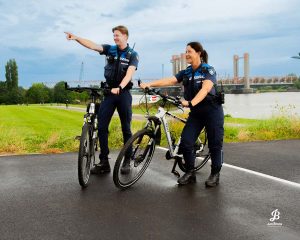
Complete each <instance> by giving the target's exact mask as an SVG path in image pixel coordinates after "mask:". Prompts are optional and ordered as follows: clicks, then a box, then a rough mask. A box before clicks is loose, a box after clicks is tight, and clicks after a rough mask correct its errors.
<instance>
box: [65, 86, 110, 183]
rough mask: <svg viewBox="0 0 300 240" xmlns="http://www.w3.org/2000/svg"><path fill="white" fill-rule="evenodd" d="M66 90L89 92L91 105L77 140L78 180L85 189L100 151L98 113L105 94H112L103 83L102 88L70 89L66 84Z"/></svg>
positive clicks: (88, 107)
mask: <svg viewBox="0 0 300 240" xmlns="http://www.w3.org/2000/svg"><path fill="white" fill-rule="evenodd" d="M65 89H67V90H70V91H75V92H79V93H81V92H84V91H86V92H88V93H89V96H90V103H89V104H88V105H87V108H86V113H85V114H84V117H83V126H82V130H81V135H80V136H77V137H76V139H78V140H80V144H79V152H78V180H79V184H80V185H81V186H82V187H83V188H85V187H87V185H88V182H89V178H90V174H91V168H93V167H94V166H95V161H96V152H97V151H98V149H99V145H98V143H99V141H98V119H97V113H98V110H99V107H100V103H101V101H102V100H103V96H104V94H108V93H110V89H109V88H108V87H106V86H105V84H104V83H101V86H100V87H79V86H78V87H69V86H68V84H67V83H65Z"/></svg>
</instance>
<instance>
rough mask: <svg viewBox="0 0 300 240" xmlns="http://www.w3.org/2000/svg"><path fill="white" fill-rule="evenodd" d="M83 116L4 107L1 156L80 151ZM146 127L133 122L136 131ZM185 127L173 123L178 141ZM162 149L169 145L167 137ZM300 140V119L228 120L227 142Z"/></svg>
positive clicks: (114, 137) (0, 109) (115, 128)
mask: <svg viewBox="0 0 300 240" xmlns="http://www.w3.org/2000/svg"><path fill="white" fill-rule="evenodd" d="M83 114H84V113H83V112H76V111H70V110H65V109H58V108H54V107H51V106H41V105H32V106H31V105H30V106H0V154H11V153H14V154H21V153H56V152H67V151H77V150H78V145H79V142H78V141H77V140H74V138H75V136H77V135H80V132H81V126H82V119H83ZM143 126H144V121H133V123H132V131H133V132H136V131H137V130H139V129H141V128H142V127H143ZM182 126H183V125H182V124H181V123H178V122H173V121H172V122H171V123H170V128H171V131H172V132H173V134H174V135H175V136H176V137H178V136H180V133H181V130H182ZM109 132H110V133H109V144H110V147H111V148H120V147H121V146H122V143H123V137H122V131H121V125H120V121H119V118H118V117H114V118H113V119H112V122H111V124H110V127H109ZM162 136H163V137H162V145H166V139H165V136H164V134H163V135H162ZM293 138H294V139H295V138H298V139H299V138H300V119H299V117H297V116H286V117H283V116H277V117H273V118H271V119H267V120H253V119H237V118H230V117H226V118H225V137H224V141H225V142H240V141H259V140H279V139H293Z"/></svg>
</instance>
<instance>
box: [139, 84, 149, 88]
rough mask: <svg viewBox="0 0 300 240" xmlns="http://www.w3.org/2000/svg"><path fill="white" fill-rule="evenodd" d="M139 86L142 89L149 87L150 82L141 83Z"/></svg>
mask: <svg viewBox="0 0 300 240" xmlns="http://www.w3.org/2000/svg"><path fill="white" fill-rule="evenodd" d="M140 88H142V89H145V88H150V83H141V84H140Z"/></svg>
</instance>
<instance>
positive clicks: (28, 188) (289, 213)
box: [0, 140, 300, 240]
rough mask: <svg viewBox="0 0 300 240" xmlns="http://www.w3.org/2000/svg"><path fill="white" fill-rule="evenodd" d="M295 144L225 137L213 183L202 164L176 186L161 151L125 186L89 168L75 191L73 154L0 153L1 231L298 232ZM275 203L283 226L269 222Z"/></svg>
mask: <svg viewBox="0 0 300 240" xmlns="http://www.w3.org/2000/svg"><path fill="white" fill-rule="evenodd" d="M299 146H300V140H294V141H274V142H256V143H242V144H226V145H225V147H224V151H225V157H226V164H227V165H224V167H223V169H222V175H221V183H220V185H219V187H218V188H215V189H206V188H205V187H204V181H205V179H206V177H207V176H208V174H209V164H208V165H207V166H205V167H204V169H202V170H201V171H200V172H199V173H198V174H197V183H196V184H193V185H189V186H185V187H178V186H177V184H176V178H175V177H174V176H173V175H172V174H171V173H170V170H171V166H172V161H166V160H163V159H164V157H163V156H164V154H165V153H164V151H163V150H161V149H157V151H156V153H155V155H154V159H153V160H152V162H151V164H150V166H149V168H148V169H147V171H146V173H145V175H144V176H143V177H142V179H141V180H140V181H139V182H137V183H136V184H135V185H134V186H132V187H131V188H130V189H128V190H126V191H121V190H119V189H117V188H116V187H115V186H114V184H113V181H112V174H107V175H102V176H93V177H92V178H91V182H90V185H89V187H88V188H87V189H86V190H81V188H80V186H79V184H78V181H77V172H76V171H77V162H76V158H77V154H76V153H66V154H54V155H26V156H7V157H0V239H1V240H2V239H3V240H4V239H22V240H26V239H28V240H29V239H30V240H32V239H55V240H59V239H64V240H65V239H72V240H73V239H84V240H85V239H101V240H105V239H109V240H111V239H122V240H126V239H130V240H135V239H137V240H140V239H155V240H157V239H174V240H177V239H205V240H210V239H230V240H235V239H251V240H252V239H264V240H265V239H270V240H271V239H272V240H273V239H286V240H296V239H297V240H299V236H300V229H299V223H300V208H299V198H300V178H299V172H300V167H299V162H300V157H299V156H300V155H299ZM116 154H117V152H113V153H112V154H111V157H112V159H115V157H116ZM112 162H113V161H112ZM232 165H235V166H238V167H241V168H243V169H244V168H247V169H251V170H254V171H259V172H261V173H263V174H265V175H256V174H254V173H253V172H248V171H244V170H243V169H235V168H233V167H232ZM268 175H272V176H274V177H276V178H274V179H273V178H269V177H268ZM281 179H285V180H288V181H289V182H285V181H283V180H281ZM276 209H278V210H279V212H280V219H278V220H276V221H275V222H276V223H282V226H268V223H270V218H271V217H272V216H271V212H273V211H274V210H276Z"/></svg>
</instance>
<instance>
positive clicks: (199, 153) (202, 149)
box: [178, 128, 210, 172]
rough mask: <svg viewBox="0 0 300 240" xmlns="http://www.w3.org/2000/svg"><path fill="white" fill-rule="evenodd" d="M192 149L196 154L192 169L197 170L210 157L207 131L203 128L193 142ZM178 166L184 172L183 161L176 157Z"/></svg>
mask: <svg viewBox="0 0 300 240" xmlns="http://www.w3.org/2000/svg"><path fill="white" fill-rule="evenodd" d="M194 149H195V154H196V159H195V168H194V171H198V170H199V169H201V168H202V167H203V166H204V165H205V164H206V163H207V162H208V160H209V159H210V154H209V149H208V146H207V133H206V129H205V128H204V129H203V130H202V132H201V133H200V135H199V137H198V139H197V141H196V143H195V147H194ZM178 166H179V168H180V169H181V171H183V172H186V167H185V161H184V159H183V158H179V159H178Z"/></svg>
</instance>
